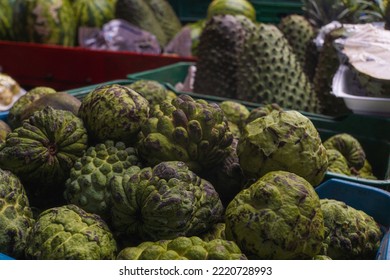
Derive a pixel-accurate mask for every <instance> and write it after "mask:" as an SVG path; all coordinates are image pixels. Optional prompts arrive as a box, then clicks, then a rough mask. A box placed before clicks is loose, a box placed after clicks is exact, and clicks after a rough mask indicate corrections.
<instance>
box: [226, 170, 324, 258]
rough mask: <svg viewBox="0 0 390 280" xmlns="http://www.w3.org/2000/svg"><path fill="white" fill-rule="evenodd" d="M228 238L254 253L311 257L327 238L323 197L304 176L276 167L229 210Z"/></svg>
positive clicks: (260, 255) (242, 194) (286, 256)
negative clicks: (321, 201)
mask: <svg viewBox="0 0 390 280" xmlns="http://www.w3.org/2000/svg"><path fill="white" fill-rule="evenodd" d="M225 221H226V229H225V233H226V238H227V239H228V240H233V241H235V242H236V243H237V245H238V246H239V247H240V248H241V250H242V251H243V252H244V254H245V255H246V256H247V257H248V258H250V259H307V258H312V257H314V256H315V255H318V253H319V252H320V250H321V248H322V246H323V245H322V242H323V240H324V221H323V216H322V211H321V206H320V199H319V198H318V195H317V194H316V192H315V191H314V188H313V187H312V186H311V185H310V183H308V182H307V181H306V180H305V179H303V178H302V177H299V176H297V175H295V174H293V173H289V172H285V171H276V172H270V173H268V174H266V175H265V176H263V177H262V178H260V179H259V180H258V181H256V182H255V183H254V184H252V185H251V186H250V187H249V188H247V189H244V190H242V191H241V192H240V193H239V194H238V195H237V196H236V197H235V198H234V199H233V201H232V202H231V203H230V204H229V205H228V207H227V209H226V213H225Z"/></svg>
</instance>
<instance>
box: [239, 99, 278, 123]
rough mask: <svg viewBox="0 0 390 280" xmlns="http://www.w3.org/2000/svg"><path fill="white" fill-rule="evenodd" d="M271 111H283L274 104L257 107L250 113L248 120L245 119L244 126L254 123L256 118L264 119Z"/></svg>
mask: <svg viewBox="0 0 390 280" xmlns="http://www.w3.org/2000/svg"><path fill="white" fill-rule="evenodd" d="M272 111H283V109H282V108H281V107H280V106H279V105H278V104H276V103H272V104H267V105H264V106H260V107H257V108H255V109H253V110H252V111H251V112H250V114H249V116H248V118H247V119H246V124H248V123H250V122H252V121H254V120H255V119H257V118H262V117H265V116H267V115H269V114H270V113H271V112H272Z"/></svg>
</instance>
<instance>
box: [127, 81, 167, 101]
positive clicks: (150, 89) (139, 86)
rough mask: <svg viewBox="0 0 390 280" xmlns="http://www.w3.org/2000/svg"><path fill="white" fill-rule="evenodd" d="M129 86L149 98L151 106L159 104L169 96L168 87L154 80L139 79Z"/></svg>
mask: <svg viewBox="0 0 390 280" xmlns="http://www.w3.org/2000/svg"><path fill="white" fill-rule="evenodd" d="M128 87H129V88H131V89H133V90H135V91H136V92H138V93H139V94H141V95H142V96H143V97H144V98H145V99H146V100H148V102H149V104H150V105H151V106H153V105H155V104H159V103H161V102H162V101H164V100H166V99H167V98H168V92H167V90H166V88H165V87H164V86H163V85H162V84H160V83H159V82H156V81H153V80H139V81H136V82H134V83H132V84H130V85H128Z"/></svg>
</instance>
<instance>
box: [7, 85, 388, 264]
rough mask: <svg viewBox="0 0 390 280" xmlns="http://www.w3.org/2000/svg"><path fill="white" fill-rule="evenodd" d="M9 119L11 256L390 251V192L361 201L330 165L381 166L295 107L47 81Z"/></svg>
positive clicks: (373, 254) (283, 255) (325, 255)
mask: <svg viewBox="0 0 390 280" xmlns="http://www.w3.org/2000/svg"><path fill="white" fill-rule="evenodd" d="M67 94H68V95H69V96H68V95H67ZM75 99H77V101H76V100H75ZM41 100H45V101H44V102H42V101H41ZM49 100H51V101H49ZM44 104H50V106H46V105H44ZM7 122H8V125H9V126H10V128H7V129H4V132H5V133H4V134H5V137H2V138H1V140H0V225H1V227H0V228H1V230H0V252H1V253H3V254H6V255H8V256H10V257H13V258H16V259H102V260H103V259H104V260H106V259H110V260H113V259H126V260H129V259H132V260H133V259H203V260H207V259H219V260H232V259H233V260H247V259H308V260H311V259H375V258H379V257H383V254H382V253H380V252H382V251H381V249H380V248H382V246H384V245H383V244H384V243H386V242H387V241H386V240H387V239H386V238H385V236H386V231H387V230H388V227H389V225H390V223H389V221H388V220H387V219H386V218H383V216H382V215H381V214H383V213H382V211H377V210H375V209H374V208H379V209H386V207H388V206H390V203H389V201H390V194H389V193H388V192H386V191H383V190H379V189H374V188H369V187H366V186H360V187H359V188H358V187H356V188H354V187H352V188H351V190H350V191H349V198H351V196H353V195H356V194H354V190H355V189H356V190H359V191H361V190H362V189H364V190H365V191H368V194H371V195H366V196H365V197H364V199H358V201H359V202H360V205H359V204H354V205H349V203H347V202H344V201H343V199H342V198H340V196H339V197H338V199H336V197H337V196H336V195H335V194H333V195H332V194H329V193H326V190H327V189H328V188H326V187H325V186H323V185H322V183H323V180H324V178H325V174H326V172H327V171H328V170H329V169H330V168H333V170H348V172H349V171H350V170H352V169H353V170H359V171H361V173H360V174H361V176H366V175H367V174H368V176H372V175H373V174H371V172H370V170H369V168H367V167H368V166H367V165H366V164H367V163H366V158H365V154H364V151H363V150H362V148H361V146H360V145H359V143H358V142H357V141H356V140H355V139H353V137H351V136H350V135H345V134H337V135H335V136H334V137H332V138H329V139H328V140H326V141H322V139H321V137H320V135H319V133H318V131H317V129H316V127H315V126H314V124H313V122H312V121H311V120H310V119H309V118H307V117H306V116H304V115H302V114H301V113H299V112H298V111H296V110H284V109H282V108H280V107H278V106H276V105H273V106H264V107H260V108H258V110H252V111H251V112H249V111H248V110H247V108H245V107H244V106H242V105H241V104H240V103H235V102H224V103H223V104H222V103H220V104H218V103H215V102H210V101H207V100H205V99H198V98H192V97H191V96H189V95H185V94H176V93H174V92H172V91H170V90H169V89H167V88H166V87H165V86H164V85H162V84H160V83H158V82H156V81H150V80H140V81H130V80H124V81H113V82H110V83H105V84H102V85H96V86H93V87H90V88H89V90H87V91H84V92H83V93H82V94H80V91H79V93H78V94H75V93H74V92H73V95H72V94H69V93H60V92H56V91H55V90H54V89H51V88H47V87H38V88H34V89H32V90H30V91H28V92H27V93H26V94H25V95H23V96H22V97H21V98H20V99H18V101H17V102H15V104H14V105H13V106H12V108H11V110H10V112H9V115H8V118H7ZM0 130H1V131H3V129H2V128H0ZM1 135H3V134H1ZM363 169H364V170H365V171H364V172H363ZM328 182H329V181H327V182H326V183H328ZM343 184H346V185H348V183H346V182H342V183H339V185H340V187H338V189H339V190H342V189H343ZM331 185H332V184H331ZM320 187H321V189H325V190H323V191H321V192H317V191H316V188H320ZM374 194H375V195H374ZM378 197H380V199H381V200H380V199H378ZM372 199H376V204H375V203H373V204H370V205H371V206H370V207H368V206H367V204H366V203H368V202H370V201H371V200H372ZM346 201H347V200H346ZM386 244H387V243H386ZM386 244H385V245H386Z"/></svg>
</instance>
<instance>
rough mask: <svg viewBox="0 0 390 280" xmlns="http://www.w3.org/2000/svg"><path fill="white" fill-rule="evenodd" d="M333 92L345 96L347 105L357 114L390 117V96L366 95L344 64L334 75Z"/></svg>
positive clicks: (341, 96) (338, 95) (340, 96)
mask: <svg viewBox="0 0 390 280" xmlns="http://www.w3.org/2000/svg"><path fill="white" fill-rule="evenodd" d="M332 93H333V94H334V95H335V96H337V97H339V98H343V99H344V102H345V105H346V106H347V107H348V108H349V109H351V110H352V111H353V112H354V113H356V114H364V115H380V116H385V117H390V98H376V97H367V96H364V95H365V92H364V90H363V89H361V88H359V86H358V84H357V83H356V82H355V80H354V79H353V73H352V72H351V70H350V69H349V68H348V66H346V65H344V64H341V65H340V67H339V69H338V70H337V72H336V74H335V75H334V77H333V84H332Z"/></svg>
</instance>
